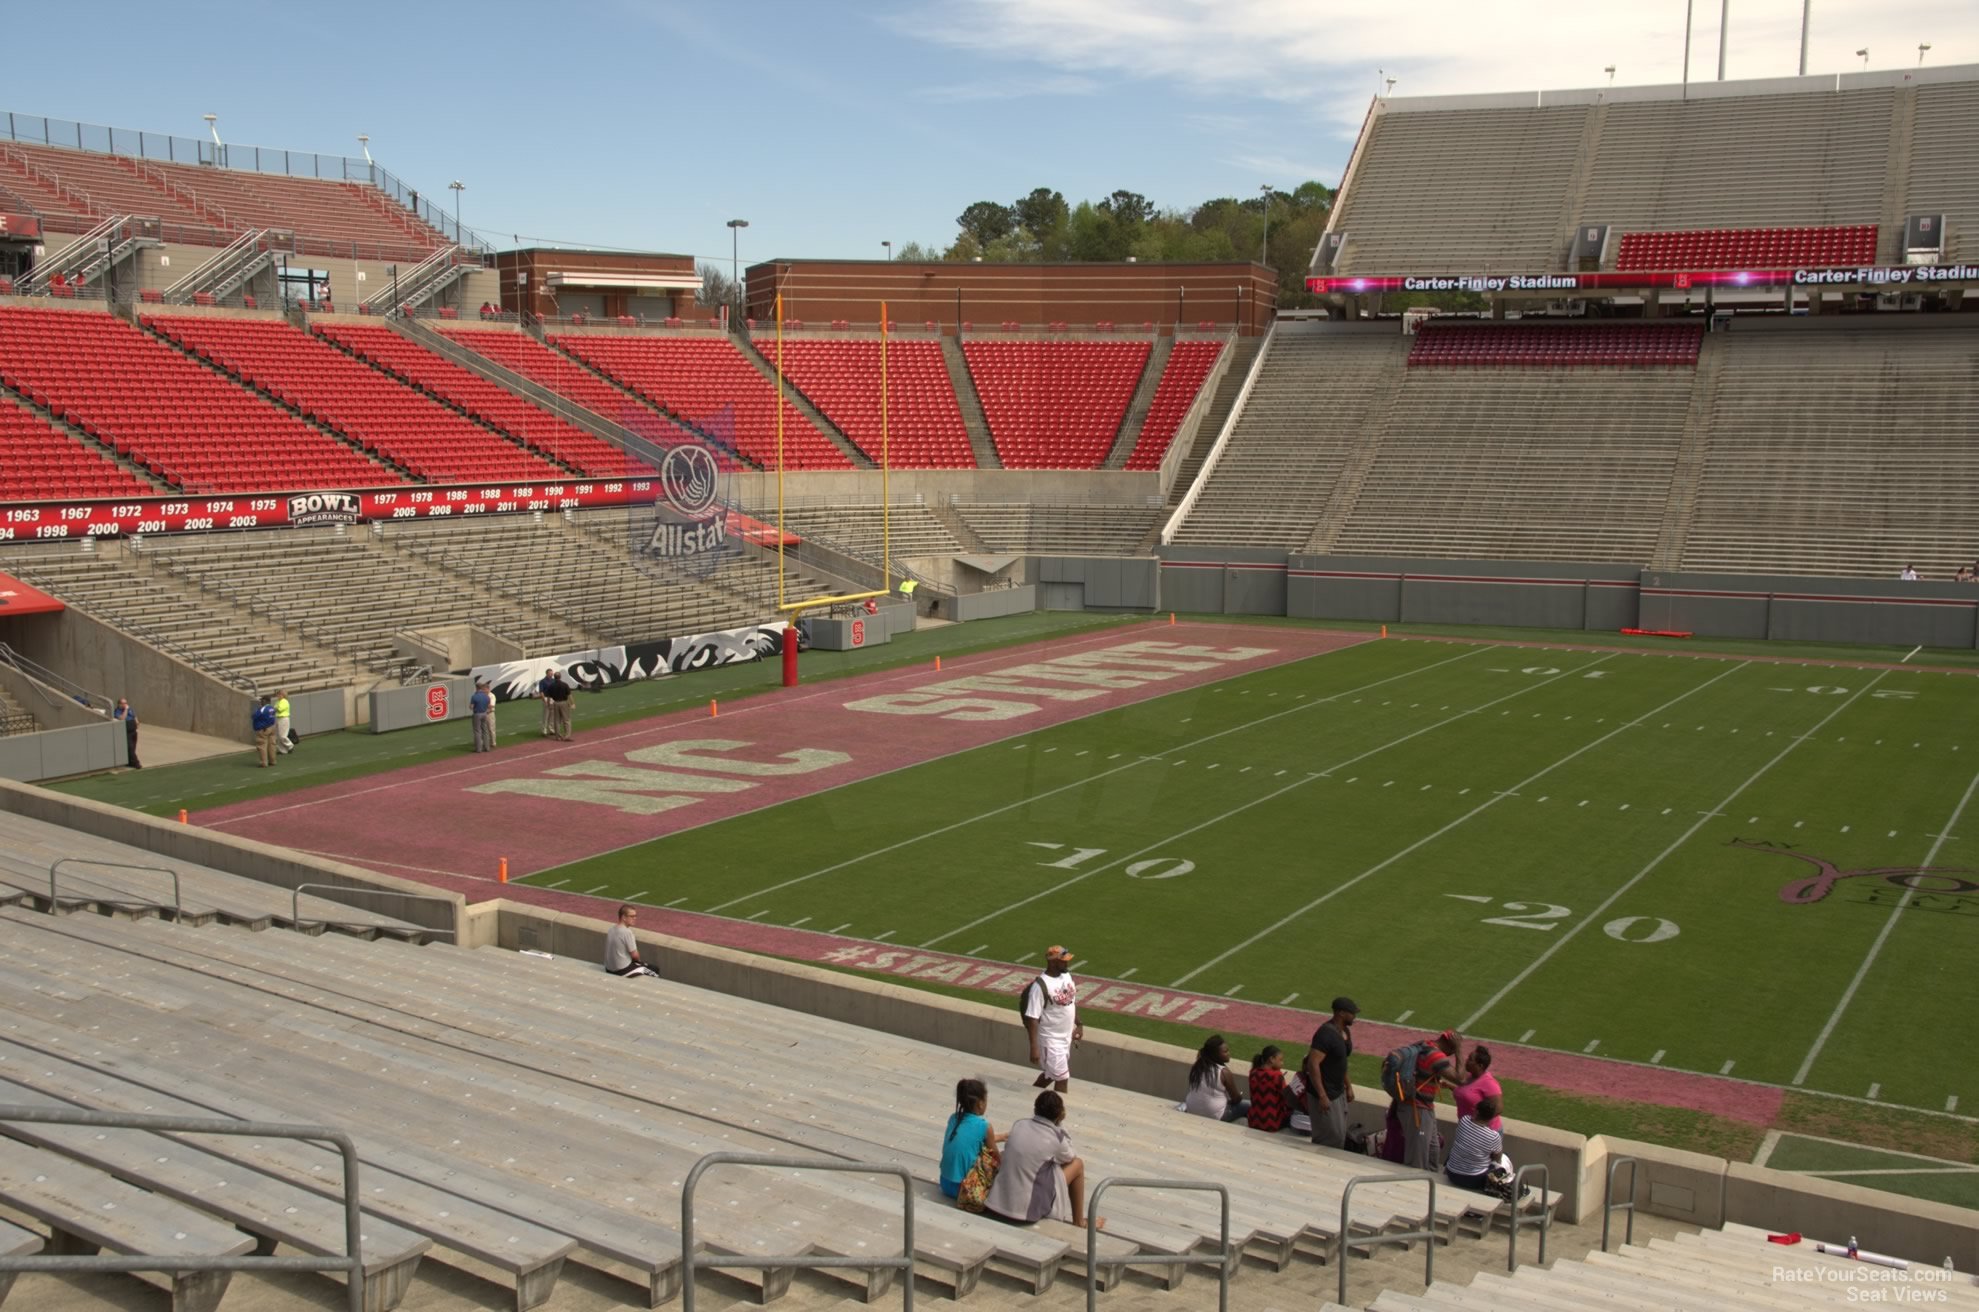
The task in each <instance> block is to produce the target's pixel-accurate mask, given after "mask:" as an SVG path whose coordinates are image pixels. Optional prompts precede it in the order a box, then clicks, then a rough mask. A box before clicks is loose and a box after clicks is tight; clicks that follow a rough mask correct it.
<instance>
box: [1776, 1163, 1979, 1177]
mask: <svg viewBox="0 0 1979 1312" xmlns="http://www.w3.org/2000/svg"><path fill="white" fill-rule="evenodd" d="M1775 1169H1778V1168H1775ZM1790 1174H1793V1175H1819V1176H1824V1177H1826V1178H1828V1179H1831V1180H1838V1179H1842V1178H1845V1177H1846V1178H1848V1179H1854V1178H1856V1177H1857V1176H1865V1175H1979V1166H1878V1167H1869V1168H1864V1169H1860V1170H1850V1171H1811V1170H1808V1169H1806V1168H1805V1167H1801V1168H1798V1169H1796V1170H1794V1171H1792V1172H1790Z"/></svg>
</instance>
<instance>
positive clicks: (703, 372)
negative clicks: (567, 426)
mask: <svg viewBox="0 0 1979 1312" xmlns="http://www.w3.org/2000/svg"><path fill="white" fill-rule="evenodd" d="M551 341H552V342H554V343H555V345H557V346H558V347H560V348H562V349H563V350H566V351H568V352H570V353H571V354H572V355H573V356H576V357H577V358H578V359H580V360H582V361H584V362H585V363H586V364H589V365H592V366H594V367H596V368H598V369H601V370H603V371H604V372H605V373H607V374H610V375H611V376H612V377H613V378H616V379H617V380H618V381H619V382H621V383H624V384H625V385H626V386H627V387H630V388H631V389H632V390H634V391H635V392H638V393H639V394H640V395H642V396H645V397H647V398H649V399H651V400H652V401H654V402H656V403H658V404H659V405H661V406H664V407H665V408H666V409H667V410H670V411H672V412H673V413H674V414H676V415H679V416H680V417H681V418H682V419H684V420H686V421H687V422H688V423H690V424H692V425H693V426H694V427H696V428H698V429H700V430H701V431H702V432H704V433H707V434H708V435H710V436H711V437H713V438H714V439H715V440H716V441H718V442H721V443H722V444H724V445H726V446H732V447H734V448H735V449H736V450H737V451H740V452H741V453H742V454H743V455H745V456H747V457H748V458H749V459H751V460H753V461H755V462H756V463H757V464H759V465H761V466H763V467H764V468H765V469H774V468H776V463H777V427H776V426H777V397H776V385H775V384H774V383H772V382H771V381H770V380H769V379H767V378H765V377H764V376H763V375H762V373H761V372H760V371H759V370H757V368H756V367H755V366H754V365H752V364H750V363H749V362H748V361H747V360H745V359H743V358H742V352H741V350H740V349H738V348H737V347H736V345H735V344H734V343H733V342H731V341H729V340H728V339H727V338H726V337H611V336H604V335H592V334H579V335H575V336H573V335H570V334H565V335H564V336H561V337H555V338H552V339H551ZM783 451H784V468H786V469H850V468H851V467H852V462H851V461H850V460H848V459H846V457H845V453H844V452H843V451H840V450H839V449H838V448H837V447H836V446H833V445H832V443H831V439H829V438H827V437H826V436H825V435H824V434H823V433H820V432H819V431H818V430H817V429H816V428H815V427H814V426H813V425H812V423H811V421H810V420H808V419H806V418H805V417H804V415H803V413H802V412H801V411H799V410H798V409H797V407H796V406H794V405H792V404H790V402H789V401H788V400H786V401H784V403H783Z"/></svg>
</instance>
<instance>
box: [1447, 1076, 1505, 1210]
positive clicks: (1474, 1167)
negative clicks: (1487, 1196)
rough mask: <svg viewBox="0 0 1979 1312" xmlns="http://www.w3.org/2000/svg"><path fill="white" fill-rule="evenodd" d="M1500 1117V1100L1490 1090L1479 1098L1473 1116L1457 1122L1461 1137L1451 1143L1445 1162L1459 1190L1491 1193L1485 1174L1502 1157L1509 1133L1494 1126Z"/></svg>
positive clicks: (1472, 1112)
mask: <svg viewBox="0 0 1979 1312" xmlns="http://www.w3.org/2000/svg"><path fill="white" fill-rule="evenodd" d="M1497 1119H1498V1100H1497V1099H1496V1098H1494V1097H1493V1096H1491V1095H1490V1094H1488V1093H1487V1094H1485V1095H1484V1096H1483V1097H1482V1098H1479V1099H1478V1100H1477V1106H1476V1107H1475V1108H1473V1109H1472V1110H1471V1114H1470V1115H1469V1116H1466V1117H1465V1118H1464V1119H1463V1120H1461V1121H1458V1122H1457V1137H1456V1140H1455V1141H1454V1142H1453V1143H1451V1145H1450V1159H1449V1160H1448V1161H1447V1162H1445V1163H1444V1165H1443V1174H1445V1175H1446V1176H1448V1177H1449V1178H1450V1183H1451V1184H1453V1185H1456V1186H1457V1187H1458V1188H1459V1189H1474V1190H1476V1191H1477V1192H1478V1193H1485V1192H1487V1191H1486V1189H1485V1187H1484V1177H1485V1176H1486V1175H1487V1174H1488V1173H1489V1172H1490V1170H1491V1167H1492V1164H1493V1163H1494V1162H1496V1161H1497V1160H1498V1154H1500V1153H1502V1152H1504V1151H1505V1136H1504V1135H1503V1134H1501V1133H1499V1132H1498V1131H1497V1130H1494V1129H1492V1128H1491V1123H1492V1122H1493V1121H1495V1120H1497Z"/></svg>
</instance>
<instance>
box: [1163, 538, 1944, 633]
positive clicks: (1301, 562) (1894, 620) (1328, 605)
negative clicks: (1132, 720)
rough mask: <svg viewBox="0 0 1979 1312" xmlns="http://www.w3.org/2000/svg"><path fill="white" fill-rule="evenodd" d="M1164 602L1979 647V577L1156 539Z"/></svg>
mask: <svg viewBox="0 0 1979 1312" xmlns="http://www.w3.org/2000/svg"><path fill="white" fill-rule="evenodd" d="M1159 555H1160V557H1161V593H1160V598H1159V601H1158V602H1157V606H1158V608H1159V609H1161V610H1173V611H1188V612H1192V613H1200V614H1211V615H1287V616H1290V617H1292V618H1294V619H1312V620H1358V621H1362V622H1366V623H1378V624H1403V623H1411V624H1476V625H1504V626H1509V627H1516V628H1537V629H1569V630H1580V631H1584V632H1590V633H1612V632H1614V631H1615V630H1617V629H1623V628H1643V629H1670V630H1676V631H1680V632H1688V633H1694V634H1696V635H1697V636H1698V637H1703V638H1747V639H1774V640H1779V641H1786V642H1828V643H1843V644H1857V645H1869V646H1905V647H1914V646H1924V647H1952V648H1965V647H1979V586H1973V585H1970V584H1957V583H1904V582H1901V581H1899V580H1896V579H1891V580H1888V581H1887V582H1885V581H1882V580H1874V579H1823V578H1799V577H1794V576H1790V575H1778V574H1683V573H1674V572H1669V571H1656V572H1653V573H1652V572H1648V571H1643V570H1639V569H1636V568H1634V567H1632V566H1628V565H1600V564H1561V563H1559V562H1536V561H1502V560H1409V559H1400V558H1394V557H1386V556H1304V555H1286V554H1284V553H1282V552H1272V551H1267V550H1262V549H1248V548H1237V547H1196V546H1169V547H1163V548H1161V549H1160V552H1159Z"/></svg>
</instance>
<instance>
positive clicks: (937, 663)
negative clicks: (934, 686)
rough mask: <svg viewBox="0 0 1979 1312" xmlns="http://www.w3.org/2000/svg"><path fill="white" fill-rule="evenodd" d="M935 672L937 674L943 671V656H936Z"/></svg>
mask: <svg viewBox="0 0 1979 1312" xmlns="http://www.w3.org/2000/svg"><path fill="white" fill-rule="evenodd" d="M935 672H936V673H937V674H939V673H940V672H941V657H939V656H937V657H935Z"/></svg>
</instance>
